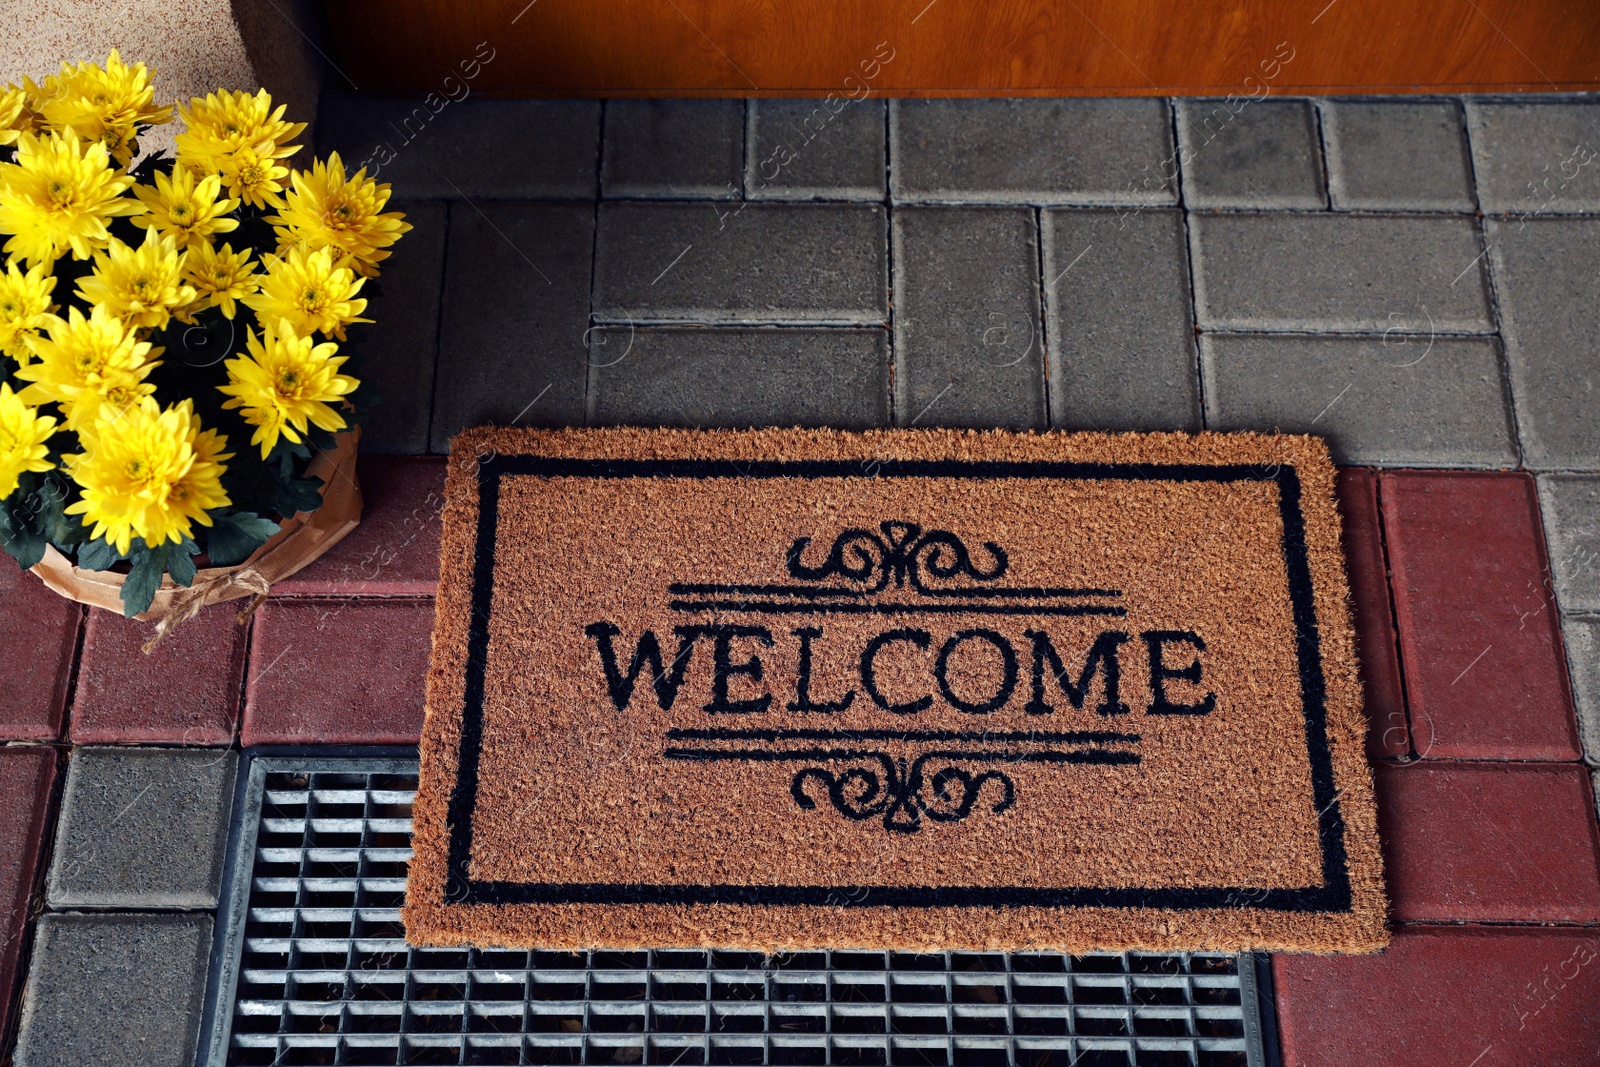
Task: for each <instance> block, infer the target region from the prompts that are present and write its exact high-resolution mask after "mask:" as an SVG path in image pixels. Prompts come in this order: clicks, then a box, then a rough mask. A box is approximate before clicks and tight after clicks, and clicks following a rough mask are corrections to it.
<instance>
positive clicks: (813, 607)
mask: <svg viewBox="0 0 1600 1067" xmlns="http://www.w3.org/2000/svg"><path fill="white" fill-rule="evenodd" d="M667 606H668V607H669V608H671V609H672V610H673V611H687V612H695V611H753V612H757V613H759V614H763V615H826V614H829V613H830V612H838V613H841V614H850V615H1112V616H1118V617H1120V616H1123V615H1126V614H1127V613H1128V609H1126V608H1121V607H1114V606H1111V605H1102V604H1016V605H1012V604H981V603H980V604H943V603H941V604H863V603H861V602H859V601H844V602H840V603H836V604H828V603H822V602H819V601H812V602H811V603H796V602H794V601H788V600H670V601H668V602H667Z"/></svg>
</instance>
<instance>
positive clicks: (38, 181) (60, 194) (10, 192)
mask: <svg viewBox="0 0 1600 1067" xmlns="http://www.w3.org/2000/svg"><path fill="white" fill-rule="evenodd" d="M110 164H111V158H110V156H109V155H108V154H107V152H106V147H105V145H103V144H98V143H95V144H82V143H80V142H78V141H76V140H74V139H73V138H71V137H61V136H58V135H51V136H46V137H35V136H34V135H32V134H26V133H25V134H23V135H22V136H21V137H20V138H18V140H17V161H16V162H15V163H0V233H9V234H12V235H13V236H12V238H11V240H9V241H7V242H6V245H5V250H6V252H7V253H8V254H10V255H12V256H15V257H19V258H21V259H24V260H26V261H27V262H29V263H51V262H54V261H55V259H56V257H57V256H60V255H61V254H62V253H64V252H65V251H66V250H67V249H69V248H70V249H72V255H73V258H74V259H88V258H89V257H90V256H91V255H92V254H94V252H95V251H96V250H97V249H101V248H104V247H105V246H106V243H107V242H108V241H109V240H110V239H111V234H110V233H109V232H108V231H107V230H106V223H107V222H108V221H110V219H112V218H113V217H115V216H117V215H137V214H139V213H140V212H142V211H144V205H143V204H141V203H139V201H137V200H135V199H134V198H133V197H130V196H123V195H122V194H123V193H125V192H127V190H128V187H129V186H130V185H132V184H133V179H132V178H130V177H128V176H127V175H125V174H119V173H117V172H116V171H115V170H112V169H111V166H110Z"/></svg>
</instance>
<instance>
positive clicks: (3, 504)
mask: <svg viewBox="0 0 1600 1067" xmlns="http://www.w3.org/2000/svg"><path fill="white" fill-rule="evenodd" d="M39 486H40V479H38V478H37V477H35V476H34V475H33V474H24V475H23V476H22V478H21V479H20V480H19V481H18V483H17V488H16V489H14V490H12V493H11V495H10V496H8V497H6V498H5V500H3V501H0V547H3V548H4V549H5V550H6V551H7V552H8V553H10V554H11V555H12V556H15V557H16V560H17V562H18V563H20V564H21V565H22V567H23V568H24V569H27V568H29V567H32V566H33V565H34V564H36V563H38V562H39V561H40V560H41V559H43V558H44V549H45V545H46V544H48V543H49V542H48V538H46V537H45V534H44V529H43V524H42V523H41V522H40V521H39Z"/></svg>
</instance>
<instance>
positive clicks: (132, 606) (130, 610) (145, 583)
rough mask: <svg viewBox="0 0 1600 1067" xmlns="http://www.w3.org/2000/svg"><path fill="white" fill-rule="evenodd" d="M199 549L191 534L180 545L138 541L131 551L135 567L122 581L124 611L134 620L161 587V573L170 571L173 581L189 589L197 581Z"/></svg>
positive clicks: (130, 555)
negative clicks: (195, 564) (146, 544)
mask: <svg viewBox="0 0 1600 1067" xmlns="http://www.w3.org/2000/svg"><path fill="white" fill-rule="evenodd" d="M199 548H200V546H199V545H197V544H195V543H194V540H193V539H192V538H188V537H185V538H184V539H183V541H182V542H181V543H179V544H173V543H172V542H171V541H163V542H161V546H160V547H159V548H149V547H147V546H145V545H143V544H139V543H135V544H134V546H133V551H132V552H130V553H129V554H128V558H129V559H130V560H132V561H133V570H131V571H129V572H128V577H127V580H126V581H124V582H123V583H122V614H123V615H125V616H127V617H128V618H130V619H131V618H133V617H134V616H135V615H137V614H139V612H141V611H143V610H145V609H146V608H148V607H149V606H150V604H151V602H152V601H154V600H155V598H156V590H157V589H159V588H161V576H162V575H163V574H166V573H167V572H168V571H169V570H170V571H171V573H172V580H173V581H174V582H177V583H178V584H179V585H181V586H183V587H184V588H185V589H187V588H188V587H189V585H190V584H191V583H192V582H193V581H194V576H195V566H194V555H195V553H196V552H197V551H199Z"/></svg>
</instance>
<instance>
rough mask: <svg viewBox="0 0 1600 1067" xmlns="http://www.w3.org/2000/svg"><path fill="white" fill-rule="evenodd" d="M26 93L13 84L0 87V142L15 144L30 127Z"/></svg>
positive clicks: (31, 124)
mask: <svg viewBox="0 0 1600 1067" xmlns="http://www.w3.org/2000/svg"><path fill="white" fill-rule="evenodd" d="M31 117H32V116H31V115H30V113H29V111H28V94H27V92H26V91H25V90H23V89H19V88H18V87H17V86H15V85H8V86H6V87H5V88H4V89H0V144H16V143H17V138H18V137H20V136H21V135H22V134H24V133H26V132H27V131H28V130H29V129H30V128H32V126H33V123H32V122H31V121H30V120H31Z"/></svg>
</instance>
